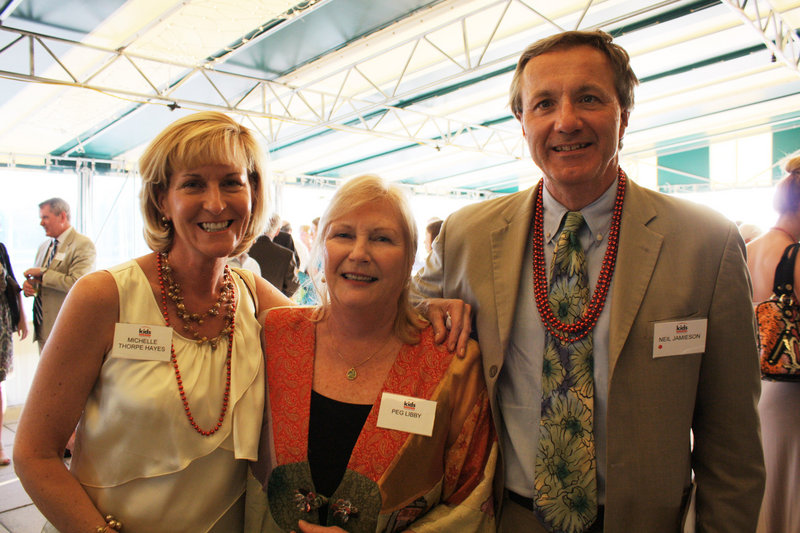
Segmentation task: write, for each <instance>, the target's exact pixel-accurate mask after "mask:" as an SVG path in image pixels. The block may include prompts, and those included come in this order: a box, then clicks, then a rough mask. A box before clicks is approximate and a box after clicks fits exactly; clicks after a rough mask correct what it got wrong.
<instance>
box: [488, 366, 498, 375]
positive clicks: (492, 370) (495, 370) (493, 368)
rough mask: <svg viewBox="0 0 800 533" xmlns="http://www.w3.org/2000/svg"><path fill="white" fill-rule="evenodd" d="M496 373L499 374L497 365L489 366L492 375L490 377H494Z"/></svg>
mask: <svg viewBox="0 0 800 533" xmlns="http://www.w3.org/2000/svg"><path fill="white" fill-rule="evenodd" d="M496 375H497V365H492V366H491V367H490V368H489V377H490V378H493V377H495V376H496Z"/></svg>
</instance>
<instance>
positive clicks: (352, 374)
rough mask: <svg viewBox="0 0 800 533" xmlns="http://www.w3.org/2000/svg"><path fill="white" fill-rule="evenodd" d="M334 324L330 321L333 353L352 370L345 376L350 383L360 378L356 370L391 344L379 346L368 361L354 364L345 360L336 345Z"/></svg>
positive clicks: (329, 329) (329, 332) (329, 328)
mask: <svg viewBox="0 0 800 533" xmlns="http://www.w3.org/2000/svg"><path fill="white" fill-rule="evenodd" d="M332 323H333V320H330V322H329V323H328V334H329V335H330V338H331V344H332V345H333V351H335V352H336V355H338V356H339V359H341V360H342V362H343V363H344V364H345V365H347V366H349V367H350V368H348V369H347V372H345V374H344V375H345V377H346V378H347V379H348V381H355V380H356V378H358V371H357V370H356V369H357V368H358V367H360V366H363V365H365V364H367V363H368V362H369V360H370V359H372V358H373V357H375V356H376V355H378V354H379V353H380V352H382V351H383V349H384V348H386V346H387V345H388V344H389V343H386V344H384V345H383V346H378V349H377V350H375V351H374V352H373V353H372V355H370V356H369V357H367V358H366V359H364V360H363V361H361V362H360V363H356V364H352V363H350V362H349V361H348V360H347V359H345V358H344V356H343V355H342V352H340V351H339V346H338V345H337V344H336V339H334V337H335V335H334V334H333V329H332V328H331V326H330V324H332Z"/></svg>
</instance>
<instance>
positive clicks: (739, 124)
mask: <svg viewBox="0 0 800 533" xmlns="http://www.w3.org/2000/svg"><path fill="white" fill-rule="evenodd" d="M796 109H800V95H797V94H795V95H791V96H786V97H783V98H776V99H773V100H769V101H765V102H760V103H752V104H750V105H748V106H745V107H740V108H737V109H731V110H726V111H722V112H719V113H716V114H714V115H710V116H704V117H696V118H690V119H687V120H682V121H678V122H674V123H670V124H665V125H663V126H659V127H654V128H648V129H646V130H635V129H630V128H629V129H628V131H627V133H626V135H625V146H624V148H623V154H625V155H628V156H632V155H634V154H642V153H650V152H651V151H652V150H654V149H655V148H656V147H660V146H670V147H672V146H675V147H679V146H681V145H683V144H686V143H690V142H693V140H697V139H704V138H717V139H726V138H734V137H735V136H741V135H753V134H755V133H758V132H760V131H764V130H765V129H768V128H769V122H770V118H771V117H777V116H780V115H781V114H783V113H786V112H787V110H796Z"/></svg>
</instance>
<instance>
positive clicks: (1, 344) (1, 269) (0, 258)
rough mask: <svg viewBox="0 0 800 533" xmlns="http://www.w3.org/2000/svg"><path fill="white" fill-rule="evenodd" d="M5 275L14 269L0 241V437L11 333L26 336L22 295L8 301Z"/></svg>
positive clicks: (4, 460)
mask: <svg viewBox="0 0 800 533" xmlns="http://www.w3.org/2000/svg"><path fill="white" fill-rule="evenodd" d="M6 276H10V277H11V278H14V269H13V268H11V259H10V258H9V257H8V250H6V246H5V245H4V244H3V243H1V242H0V437H2V431H3V414H5V410H6V405H5V397H4V396H3V382H4V381H5V380H6V378H7V377H8V375H9V374H10V373H11V369H12V367H13V357H14V338H13V334H14V332H17V333H19V338H20V340H21V339H24V338H25V337H27V336H28V323H27V319H26V318H25V310H24V309H23V307H22V296H21V294H20V292H19V290H17V294H16V295H15V296H14V298H15V300H16V302H9V301H8V297H7V296H6V287H7V283H8V281H7V278H6ZM17 287H19V285H17ZM14 303H16V306H17V309H18V310H19V319H18V320H17V323H16V324H14V323H13V322H14V321H13V320H12V318H11V305H13V304H14ZM10 464H11V459H10V458H9V457H8V456H7V455H6V452H5V450H3V442H2V440H0V466H8V465H10Z"/></svg>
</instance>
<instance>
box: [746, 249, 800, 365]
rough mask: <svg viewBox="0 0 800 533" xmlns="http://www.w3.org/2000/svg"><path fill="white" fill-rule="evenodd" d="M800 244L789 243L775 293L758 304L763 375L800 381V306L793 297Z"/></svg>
mask: <svg viewBox="0 0 800 533" xmlns="http://www.w3.org/2000/svg"><path fill="white" fill-rule="evenodd" d="M798 249H800V244H790V245H789V246H787V247H786V249H785V250H784V251H783V256H781V260H780V262H779V263H778V266H777V268H775V281H774V285H773V287H772V291H773V292H772V296H770V298H769V299H768V300H765V301H763V302H761V303H760V304H758V305H757V306H756V309H755V312H756V322H757V324H758V355H759V359H760V361H761V379H764V380H768V381H800V307H798V305H797V302H795V298H794V264H795V261H796V259H797V251H798Z"/></svg>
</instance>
